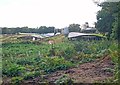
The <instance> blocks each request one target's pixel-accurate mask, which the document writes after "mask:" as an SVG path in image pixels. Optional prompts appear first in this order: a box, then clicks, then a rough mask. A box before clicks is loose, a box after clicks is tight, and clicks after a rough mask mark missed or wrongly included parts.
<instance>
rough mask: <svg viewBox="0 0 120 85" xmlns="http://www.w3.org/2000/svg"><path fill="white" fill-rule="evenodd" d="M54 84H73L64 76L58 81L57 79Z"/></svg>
mask: <svg viewBox="0 0 120 85" xmlns="http://www.w3.org/2000/svg"><path fill="white" fill-rule="evenodd" d="M55 84H57V85H61V84H66V85H71V84H73V80H72V79H71V78H69V77H68V76H67V75H65V74H64V75H63V76H61V77H60V78H59V79H57V80H56V81H55Z"/></svg>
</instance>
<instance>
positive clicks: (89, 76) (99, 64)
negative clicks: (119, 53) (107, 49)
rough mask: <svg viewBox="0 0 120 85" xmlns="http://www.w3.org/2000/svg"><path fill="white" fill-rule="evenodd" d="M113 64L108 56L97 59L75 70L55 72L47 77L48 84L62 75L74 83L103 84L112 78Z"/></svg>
mask: <svg viewBox="0 0 120 85" xmlns="http://www.w3.org/2000/svg"><path fill="white" fill-rule="evenodd" d="M111 69H114V64H113V63H112V61H111V58H110V57H109V56H106V57H104V58H101V59H98V60H96V61H94V62H89V63H84V64H81V65H79V66H78V67H77V68H71V69H68V70H65V71H57V72H54V73H52V74H49V75H48V76H47V80H48V81H49V82H54V81H56V80H57V79H59V78H60V77H61V76H62V75H64V74H67V75H68V77H69V78H71V79H72V80H73V81H74V83H95V82H104V81H105V80H106V79H108V78H112V77H113V75H114V74H113V71H112V70H111Z"/></svg>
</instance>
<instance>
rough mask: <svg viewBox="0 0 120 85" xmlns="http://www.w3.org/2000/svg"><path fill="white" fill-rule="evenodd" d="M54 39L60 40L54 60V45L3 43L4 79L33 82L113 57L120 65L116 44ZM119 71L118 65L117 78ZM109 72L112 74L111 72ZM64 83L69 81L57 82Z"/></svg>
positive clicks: (55, 46) (28, 42) (44, 43)
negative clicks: (45, 76) (84, 64)
mask: <svg viewBox="0 0 120 85" xmlns="http://www.w3.org/2000/svg"><path fill="white" fill-rule="evenodd" d="M60 38H61V37H60ZM60 38H59V39H60ZM50 39H51V38H50ZM50 39H48V40H50ZM52 39H54V41H55V40H56V41H55V43H54V44H53V48H54V52H55V55H54V56H53V55H52V56H51V54H52V53H51V51H50V50H51V49H52V45H50V44H48V43H47V42H46V41H48V40H47V39H46V41H44V42H40V43H39V41H37V42H36V41H34V42H32V41H27V42H25V41H24V42H14V43H3V45H2V48H3V50H2V51H3V52H2V72H3V75H2V76H3V77H5V76H7V77H11V78H13V79H12V82H14V83H16V82H21V81H22V79H23V80H28V79H33V78H35V77H38V76H39V77H41V76H42V75H46V74H48V73H51V72H55V71H57V70H66V69H68V68H71V67H75V66H76V65H78V64H81V63H86V62H91V61H94V60H95V59H96V58H99V57H103V56H105V55H110V56H112V60H113V62H114V63H116V62H117V56H118V52H117V43H116V41H114V42H113V41H109V40H100V41H68V39H66V38H65V39H64V38H61V39H62V40H59V39H58V38H54V37H52ZM117 67H118V64H117V63H116V68H115V69H116V70H115V74H116V75H117V74H118V73H119V72H118V71H117ZM105 70H107V71H111V70H110V69H107V68H106V69H105ZM116 77H117V76H116ZM67 78H68V77H67ZM116 79H117V78H116ZM68 80H69V79H68ZM62 81H64V82H66V81H67V79H66V77H62V78H60V80H59V79H58V80H57V81H56V82H58V83H59V82H62Z"/></svg>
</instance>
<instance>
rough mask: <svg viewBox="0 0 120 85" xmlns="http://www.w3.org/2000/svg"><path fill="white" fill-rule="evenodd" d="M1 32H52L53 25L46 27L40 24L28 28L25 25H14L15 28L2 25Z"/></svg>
mask: <svg viewBox="0 0 120 85" xmlns="http://www.w3.org/2000/svg"><path fill="white" fill-rule="evenodd" d="M1 29H2V34H17V33H20V32H21V33H40V34H42V33H53V32H54V29H55V27H46V26H41V27H39V28H28V27H27V26H26V27H16V28H7V27H2V28H1Z"/></svg>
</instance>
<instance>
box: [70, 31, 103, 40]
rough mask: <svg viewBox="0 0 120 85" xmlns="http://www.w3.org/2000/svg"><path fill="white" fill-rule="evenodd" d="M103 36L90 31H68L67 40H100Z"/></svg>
mask: <svg viewBox="0 0 120 85" xmlns="http://www.w3.org/2000/svg"><path fill="white" fill-rule="evenodd" d="M103 38H105V37H104V36H102V35H100V34H92V33H89V34H88V33H79V32H70V33H69V34H68V39H69V40H81V39H82V40H101V39H103Z"/></svg>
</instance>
